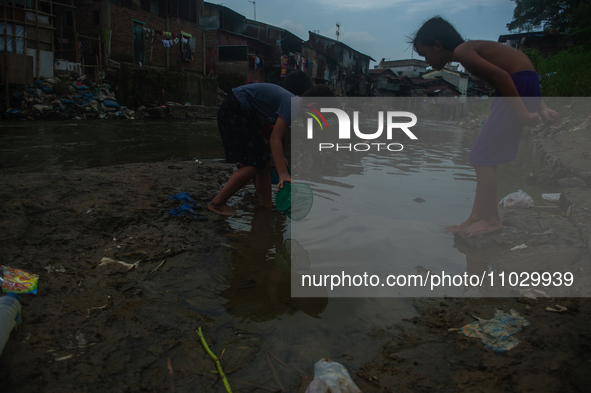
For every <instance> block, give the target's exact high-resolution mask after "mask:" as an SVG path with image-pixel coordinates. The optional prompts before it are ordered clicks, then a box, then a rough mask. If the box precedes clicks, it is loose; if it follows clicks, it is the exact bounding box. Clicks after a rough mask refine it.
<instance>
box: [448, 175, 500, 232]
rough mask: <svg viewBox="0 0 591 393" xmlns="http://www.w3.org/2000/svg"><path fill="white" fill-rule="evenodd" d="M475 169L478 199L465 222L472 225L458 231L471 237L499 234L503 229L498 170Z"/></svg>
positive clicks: (475, 200)
mask: <svg viewBox="0 0 591 393" xmlns="http://www.w3.org/2000/svg"><path fill="white" fill-rule="evenodd" d="M474 169H475V170H476V198H475V199H474V206H473V208H472V213H471V214H470V217H469V218H468V220H466V221H465V222H464V223H469V222H472V224H469V225H466V226H464V228H463V229H460V230H459V231H458V232H459V233H460V234H462V235H464V236H469V237H472V236H478V235H486V234H489V233H497V232H500V231H501V230H502V229H503V223H502V222H501V218H500V217H499V209H498V207H497V168H496V167H494V166H476V167H474ZM464 223H462V224H461V225H464Z"/></svg>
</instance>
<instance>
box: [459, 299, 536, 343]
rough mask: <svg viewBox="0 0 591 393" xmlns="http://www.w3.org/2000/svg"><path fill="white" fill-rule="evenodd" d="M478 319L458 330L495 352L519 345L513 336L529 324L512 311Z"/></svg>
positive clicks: (499, 311) (498, 312)
mask: <svg viewBox="0 0 591 393" xmlns="http://www.w3.org/2000/svg"><path fill="white" fill-rule="evenodd" d="M474 318H476V319H478V321H477V322H472V323H469V324H467V325H466V326H464V327H462V328H461V329H450V330H460V331H461V332H462V333H464V335H465V336H467V337H477V338H479V339H481V340H482V343H483V344H484V346H485V347H486V348H488V349H490V350H493V351H495V352H503V351H508V350H510V349H511V348H513V347H515V346H516V345H517V344H519V340H518V339H517V338H515V337H513V335H514V334H515V333H517V332H518V331H520V330H521V328H522V327H524V326H529V322H528V321H527V320H526V319H525V318H523V317H522V316H521V315H519V313H518V312H517V311H515V310H514V309H511V310H509V313H508V314H506V313H505V312H504V311H502V310H497V311H496V312H495V316H494V317H493V318H491V319H482V318H478V317H476V316H474Z"/></svg>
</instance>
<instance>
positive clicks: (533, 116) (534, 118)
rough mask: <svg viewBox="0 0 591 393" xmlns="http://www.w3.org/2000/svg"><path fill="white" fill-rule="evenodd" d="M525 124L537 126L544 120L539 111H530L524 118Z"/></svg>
mask: <svg viewBox="0 0 591 393" xmlns="http://www.w3.org/2000/svg"><path fill="white" fill-rule="evenodd" d="M522 121H523V124H525V125H526V126H530V127H535V126H537V125H538V124H540V123H541V122H542V118H541V117H540V115H538V113H537V112H534V113H531V112H528V113H527V115H526V117H525V118H524V119H523V120H522Z"/></svg>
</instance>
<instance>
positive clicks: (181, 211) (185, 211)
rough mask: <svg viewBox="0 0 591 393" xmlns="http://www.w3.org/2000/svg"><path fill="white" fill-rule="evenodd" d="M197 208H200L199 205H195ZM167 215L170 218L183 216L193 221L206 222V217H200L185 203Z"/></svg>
mask: <svg viewBox="0 0 591 393" xmlns="http://www.w3.org/2000/svg"><path fill="white" fill-rule="evenodd" d="M197 206H199V207H201V205H197ZM168 215H169V216H170V217H175V216H176V217H182V216H185V217H189V218H190V219H191V220H195V221H207V217H206V216H202V215H200V214H199V213H197V212H196V211H195V210H193V208H191V206H190V205H188V204H186V203H185V204H183V205H180V206H177V207H175V208H174V209H172V210H171V211H169V212H168Z"/></svg>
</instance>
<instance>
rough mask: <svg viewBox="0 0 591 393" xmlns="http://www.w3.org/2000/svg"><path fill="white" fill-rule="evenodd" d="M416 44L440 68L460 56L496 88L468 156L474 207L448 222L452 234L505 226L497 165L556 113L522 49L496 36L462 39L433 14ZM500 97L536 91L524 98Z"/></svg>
mask: <svg viewBox="0 0 591 393" xmlns="http://www.w3.org/2000/svg"><path fill="white" fill-rule="evenodd" d="M412 44H413V47H414V50H415V51H416V52H417V53H418V54H419V55H420V56H423V57H425V61H426V62H427V63H428V64H429V65H430V66H432V67H433V68H435V69H436V70H441V69H443V68H444V67H445V65H446V64H447V63H450V62H458V63H460V64H462V66H463V67H464V68H465V69H466V71H467V72H469V73H471V74H473V75H476V76H477V77H479V78H482V79H485V80H487V81H488V82H489V83H491V84H492V85H493V86H494V87H496V89H497V91H496V94H495V99H494V100H493V103H492V105H491V112H490V115H489V116H488V119H487V120H486V122H485V124H484V126H483V127H482V130H481V131H480V134H479V135H478V138H477V140H476V142H475V143H474V146H473V147H472V150H471V152H470V159H469V162H470V164H471V165H472V166H474V169H475V171H476V197H475V199H474V205H473V207H472V212H471V213H470V216H469V217H468V219H467V220H466V221H464V222H463V223H461V224H460V225H454V226H451V227H447V228H446V229H447V230H449V231H450V232H452V233H454V234H459V235H462V236H470V237H472V236H478V235H486V234H489V233H498V232H500V231H501V230H502V229H503V224H502V222H501V219H500V217H499V212H498V208H497V165H499V164H504V163H507V162H511V161H513V160H515V157H516V156H517V148H518V145H519V138H520V135H521V130H522V129H523V126H524V125H528V126H535V125H536V124H538V123H539V122H540V121H541V120H542V119H544V120H554V119H555V118H556V117H557V113H556V112H555V111H553V110H552V109H549V108H548V107H546V105H545V104H544V101H543V100H542V98H541V97H542V92H541V90H540V84H539V79H538V74H537V73H536V71H535V69H534V66H533V64H532V62H531V61H530V60H529V58H528V57H527V56H526V55H525V54H524V53H522V52H521V51H519V50H517V49H515V48H512V47H510V46H507V45H503V44H500V43H498V42H493V41H464V40H463V39H462V37H461V36H460V34H459V33H458V32H457V31H456V30H455V28H454V27H453V26H452V25H451V24H450V23H449V22H447V21H446V20H444V19H443V18H441V17H439V16H437V17H434V18H431V19H429V20H428V21H427V22H425V24H423V26H422V27H421V28H420V29H419V30H418V31H417V33H416V34H415V36H414V38H413V40H412ZM500 97H537V98H529V99H526V100H521V99H509V100H503V99H500Z"/></svg>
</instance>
